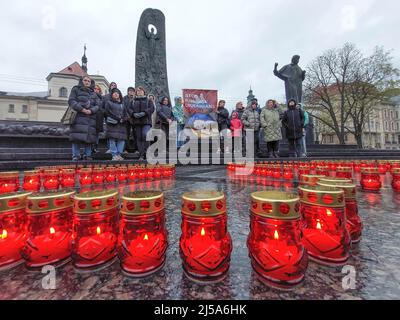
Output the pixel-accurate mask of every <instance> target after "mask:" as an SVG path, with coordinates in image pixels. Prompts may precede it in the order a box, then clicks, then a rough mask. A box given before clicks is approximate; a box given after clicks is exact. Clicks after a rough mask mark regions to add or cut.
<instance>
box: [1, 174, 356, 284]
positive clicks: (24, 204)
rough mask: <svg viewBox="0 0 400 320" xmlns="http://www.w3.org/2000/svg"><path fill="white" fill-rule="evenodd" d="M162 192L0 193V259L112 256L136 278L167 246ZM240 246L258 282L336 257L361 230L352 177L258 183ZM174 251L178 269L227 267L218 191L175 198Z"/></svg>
mask: <svg viewBox="0 0 400 320" xmlns="http://www.w3.org/2000/svg"><path fill="white" fill-rule="evenodd" d="M164 202H165V199H164V194H163V193H162V192H153V191H141V192H133V193H129V194H127V195H125V196H123V197H122V201H120V199H119V196H118V192H117V191H113V190H109V191H102V192H99V191H97V192H88V193H81V194H78V195H76V194H75V192H74V191H69V192H68V191H64V192H47V193H35V194H30V193H27V192H19V193H14V194H7V195H3V196H1V197H0V232H1V236H0V268H3V269H8V268H10V267H14V266H16V265H18V264H20V263H21V259H23V261H24V262H25V265H26V267H27V268H28V269H33V270H35V269H37V268H41V267H43V266H45V265H54V266H61V265H63V264H65V263H67V262H69V261H70V259H72V262H73V265H74V267H75V268H76V269H77V270H78V271H83V272H85V271H93V270H98V269H100V268H104V267H107V266H109V265H110V264H112V263H114V261H115V260H116V259H117V258H119V260H120V264H121V268H122V270H123V273H124V274H126V275H128V276H132V277H145V276H148V275H150V274H153V273H154V272H156V271H158V270H159V269H160V268H162V267H163V265H164V263H165V259H166V250H167V247H168V232H167V230H166V225H165V206H164ZM250 211H251V223H250V227H251V228H250V229H251V231H250V234H249V237H248V249H249V254H250V258H251V261H252V266H253V269H254V270H255V272H256V273H257V274H258V275H259V276H260V278H261V279H262V280H263V281H264V282H265V283H266V284H268V285H272V286H277V287H280V288H282V287H284V288H290V287H292V286H294V285H297V284H299V283H301V282H302V280H303V279H304V277H305V272H306V269H307V266H308V257H309V256H310V257H311V259H312V260H315V261H316V262H318V263H321V264H325V265H335V266H336V265H343V264H345V263H346V261H347V260H348V258H349V255H350V244H351V242H354V243H356V242H358V241H360V238H361V230H362V224H361V220H360V219H359V217H358V210H357V203H356V200H355V186H354V185H351V184H346V183H338V184H336V185H333V184H329V183H328V182H326V183H325V184H321V185H320V186H317V187H315V186H308V185H305V186H303V187H300V188H299V195H295V194H290V193H282V192H275V191H263V192H257V193H253V194H252V195H251V209H250ZM181 229H182V235H181V238H180V256H181V259H182V262H183V269H184V272H185V274H186V275H187V277H188V278H190V279H192V280H194V281H198V282H206V283H209V282H216V281H220V280H222V279H223V278H224V277H225V276H226V275H227V273H228V270H229V268H230V257H231V253H232V239H231V236H230V234H229V232H228V227H227V204H226V197H225V195H224V194H223V193H220V192H216V191H200V192H190V193H186V194H184V195H183V197H182V225H181Z"/></svg>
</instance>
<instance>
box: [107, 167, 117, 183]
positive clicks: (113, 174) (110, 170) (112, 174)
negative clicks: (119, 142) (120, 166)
mask: <svg viewBox="0 0 400 320" xmlns="http://www.w3.org/2000/svg"><path fill="white" fill-rule="evenodd" d="M116 180H117V169H116V168H114V167H107V169H106V176H105V181H106V182H107V183H115V181H116Z"/></svg>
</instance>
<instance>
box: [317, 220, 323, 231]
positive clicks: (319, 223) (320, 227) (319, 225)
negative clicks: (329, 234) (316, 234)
mask: <svg viewBox="0 0 400 320" xmlns="http://www.w3.org/2000/svg"><path fill="white" fill-rule="evenodd" d="M317 229H318V230H322V226H321V222H320V221H319V220H318V221H317Z"/></svg>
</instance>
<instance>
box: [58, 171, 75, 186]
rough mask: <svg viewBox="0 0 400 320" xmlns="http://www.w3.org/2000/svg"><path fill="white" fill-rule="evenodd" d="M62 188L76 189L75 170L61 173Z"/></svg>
mask: <svg viewBox="0 0 400 320" xmlns="http://www.w3.org/2000/svg"><path fill="white" fill-rule="evenodd" d="M61 186H62V187H63V188H65V189H70V188H75V169H63V170H62V171H61Z"/></svg>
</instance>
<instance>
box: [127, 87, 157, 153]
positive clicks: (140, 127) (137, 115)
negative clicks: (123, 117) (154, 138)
mask: <svg viewBox="0 0 400 320" xmlns="http://www.w3.org/2000/svg"><path fill="white" fill-rule="evenodd" d="M154 110H155V107H154V103H153V102H152V101H151V100H149V99H148V98H147V96H146V91H145V90H144V88H143V87H138V88H136V97H135V101H134V103H133V105H132V118H133V119H132V122H133V125H134V126H135V131H136V139H137V144H138V149H139V155H140V160H143V159H145V157H146V152H147V148H148V147H149V143H148V142H147V141H146V140H147V139H146V137H147V133H148V132H149V131H150V129H151V116H152V114H153V112H154Z"/></svg>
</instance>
